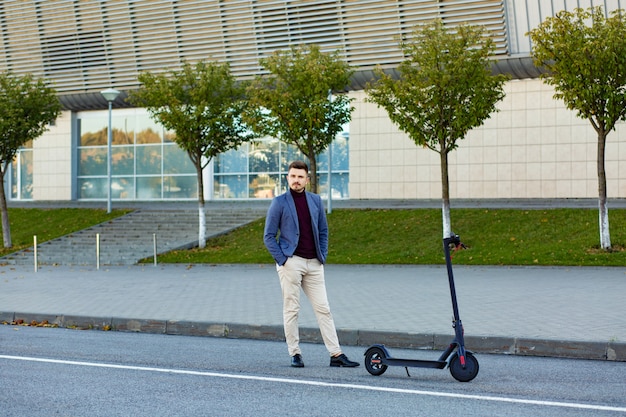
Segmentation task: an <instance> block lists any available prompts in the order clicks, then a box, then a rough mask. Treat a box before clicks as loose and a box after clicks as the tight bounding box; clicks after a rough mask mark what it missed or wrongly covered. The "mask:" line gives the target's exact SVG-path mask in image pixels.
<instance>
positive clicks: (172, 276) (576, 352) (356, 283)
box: [0, 264, 626, 361]
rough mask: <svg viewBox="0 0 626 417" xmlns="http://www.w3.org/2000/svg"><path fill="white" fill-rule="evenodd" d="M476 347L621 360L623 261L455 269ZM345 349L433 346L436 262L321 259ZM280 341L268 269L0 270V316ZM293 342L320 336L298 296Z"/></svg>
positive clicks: (439, 291) (442, 284) (445, 299)
mask: <svg viewBox="0 0 626 417" xmlns="http://www.w3.org/2000/svg"><path fill="white" fill-rule="evenodd" d="M453 268H454V276H455V282H456V287H457V296H458V303H459V311H460V315H461V319H462V321H463V324H464V328H465V335H466V345H467V347H468V348H469V349H470V350H473V351H475V352H487V353H505V354H520V355H538V356H555V357H574V358H586V359H599V360H618V361H626V319H625V314H624V313H625V307H624V301H623V299H624V294H626V269H625V268H608V267H607V268H582V267H558V268H557V267H469V266H454V267H453ZM326 279H327V287H328V292H329V299H330V302H331V308H332V311H333V315H334V317H335V322H336V325H337V328H338V329H339V332H340V335H339V336H340V341H341V343H342V344H344V345H358V346H364V347H366V346H369V345H371V344H374V343H383V344H385V345H387V346H388V347H411V348H421V349H437V350H439V349H443V347H444V346H446V345H447V344H448V343H449V342H450V340H452V337H453V334H454V332H453V329H452V327H451V322H452V307H451V301H450V293H449V287H448V280H447V273H446V269H445V265H441V266H389V265H387V266H372V265H333V264H330V265H327V267H326ZM16 320H24V321H25V322H26V323H30V322H31V321H36V322H38V323H41V322H43V321H44V320H47V321H49V322H50V323H56V324H58V325H59V326H60V327H77V328H93V329H105V330H106V329H109V328H112V329H113V330H119V331H142V332H157V333H167V334H185V335H203V336H218V337H238V338H256V339H268V340H282V339H283V335H282V312H281V296H280V287H279V284H278V278H277V276H276V271H275V268H274V266H273V265H166V264H163V265H157V266H154V265H134V266H119V267H106V268H101V269H100V270H96V268H95V266H94V267H67V266H42V267H40V268H39V270H38V271H37V272H35V271H34V268H33V267H30V268H28V267H20V266H18V267H15V266H0V323H1V322H6V323H11V322H14V321H16ZM300 325H301V328H302V334H301V336H302V340H303V341H309V342H316V343H318V342H321V340H320V336H319V332H318V330H317V324H316V322H315V318H314V316H313V313H312V311H311V309H310V306H309V304H308V302H307V301H303V311H302V313H301V318H300Z"/></svg>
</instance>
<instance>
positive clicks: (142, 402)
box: [0, 325, 626, 417]
mask: <svg viewBox="0 0 626 417" xmlns="http://www.w3.org/2000/svg"><path fill="white" fill-rule="evenodd" d="M345 350H346V353H347V354H348V356H350V357H351V358H353V359H355V360H358V361H359V362H361V366H360V367H359V368H353V369H346V368H330V367H329V366H328V357H327V353H326V352H325V350H324V347H323V345H318V344H306V345H303V356H304V360H305V364H306V367H305V368H303V369H295V368H291V367H290V366H289V358H288V356H287V353H286V347H285V345H284V343H283V342H268V341H253V340H236V339H224V338H207V337H187V336H167V335H154V334H141V333H122V332H102V331H78V330H68V329H49V328H29V327H17V326H9V325H4V326H0V389H1V392H2V395H1V396H0V416H4V417H13V416H20V417H22V416H29V417H38V416H46V417H49V416H93V417H97V416H106V417H113V416H133V417H141V416H150V417H156V416H168V417H173V416H194V417H195V416H249V415H255V416H278V415H280V416H292V415H293V416H296V415H310V416H386V415H390V416H391V415H393V416H400V415H402V416H405V415H414V416H429V417H432V416H444V415H446V416H449V415H464V416H481V417H484V416H524V417H526V416H534V417H541V416H555V415H567V416H590V415H593V416H626V398H624V395H623V393H624V392H626V380H625V379H624V374H625V373H626V363H622V362H606V361H586V360H568V359H553V358H535V357H516V356H506V355H486V354H483V355H477V358H478V360H479V363H480V372H479V374H478V376H477V377H476V379H474V380H473V381H471V382H468V383H461V382H458V381H456V380H455V379H453V378H452V376H451V375H450V373H449V371H448V370H447V369H444V370H433V369H420V368H411V369H410V373H411V377H407V375H406V372H405V369H404V368H400V367H390V368H389V369H388V370H387V372H386V373H385V374H384V375H381V376H372V375H370V374H368V373H367V371H366V370H365V368H364V366H363V354H364V349H363V348H360V347H347V348H346V349H345ZM391 351H392V354H393V355H394V356H395V357H403V358H424V359H435V358H436V357H437V356H438V352H433V351H414V350H413V351H409V350H399V349H391Z"/></svg>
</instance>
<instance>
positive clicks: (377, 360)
mask: <svg viewBox="0 0 626 417" xmlns="http://www.w3.org/2000/svg"><path fill="white" fill-rule="evenodd" d="M385 358H386V355H385V352H384V351H383V350H382V349H380V348H377V347H373V348H370V349H368V350H367V352H365V369H367V372H369V373H370V374H372V375H382V374H384V373H385V371H386V370H387V365H384V364H383V363H382V360H383V359H385Z"/></svg>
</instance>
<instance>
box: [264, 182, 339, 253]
mask: <svg viewBox="0 0 626 417" xmlns="http://www.w3.org/2000/svg"><path fill="white" fill-rule="evenodd" d="M305 193H306V202H307V204H308V206H309V212H310V213H311V225H312V226H313V237H314V239H315V251H316V252H317V259H318V260H319V261H320V262H321V263H325V262H326V256H327V255H328V223H327V221H326V213H325V212H324V204H323V203H322V199H321V197H320V196H319V195H317V194H314V193H310V192H308V191H305ZM279 232H280V233H279ZM277 237H278V238H277ZM299 238H300V226H299V224H298V213H297V212H296V203H295V202H294V201H293V197H292V196H291V191H289V190H287V192H285V193H283V194H281V195H279V196H277V197H275V198H274V199H273V200H272V203H271V204H270V208H269V209H268V211H267V217H266V219H265V231H264V233H263V242H264V243H265V247H267V250H268V251H269V252H270V254H271V255H272V257H273V258H274V260H275V261H276V264H278V265H284V264H285V262H287V259H289V258H291V257H292V256H293V253H294V252H295V251H296V247H297V246H298V239H299Z"/></svg>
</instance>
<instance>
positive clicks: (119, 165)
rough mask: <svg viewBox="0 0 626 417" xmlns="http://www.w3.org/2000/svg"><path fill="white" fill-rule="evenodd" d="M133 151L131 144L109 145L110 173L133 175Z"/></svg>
mask: <svg viewBox="0 0 626 417" xmlns="http://www.w3.org/2000/svg"><path fill="white" fill-rule="evenodd" d="M133 152H134V148H133V147H132V146H113V147H111V175H133V174H134V173H135V155H134V153H133ZM105 158H106V155H105ZM105 170H106V168H105Z"/></svg>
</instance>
